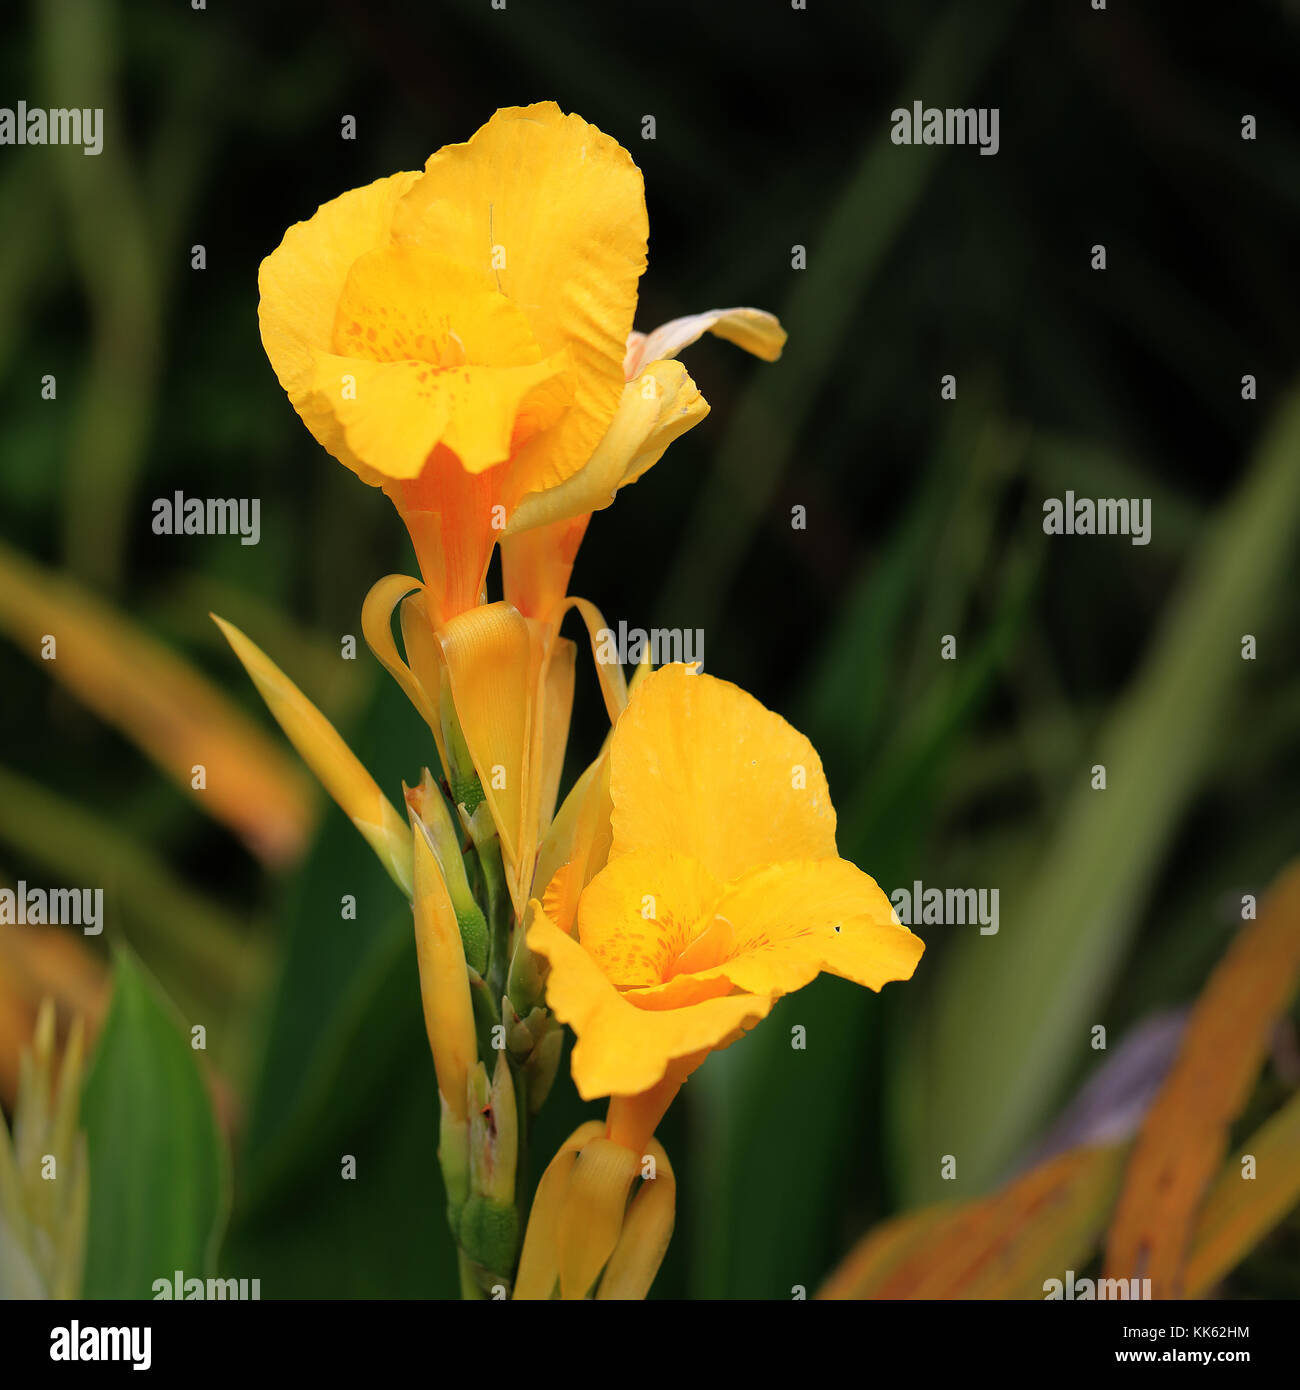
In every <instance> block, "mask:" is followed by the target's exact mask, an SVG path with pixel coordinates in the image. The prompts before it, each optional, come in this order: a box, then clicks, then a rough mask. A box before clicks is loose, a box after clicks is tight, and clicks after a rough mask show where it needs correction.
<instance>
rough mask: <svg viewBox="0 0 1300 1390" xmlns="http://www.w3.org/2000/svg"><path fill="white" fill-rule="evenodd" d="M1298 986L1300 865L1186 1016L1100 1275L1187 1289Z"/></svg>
mask: <svg viewBox="0 0 1300 1390" xmlns="http://www.w3.org/2000/svg"><path fill="white" fill-rule="evenodd" d="M1297 983H1300V865H1293V866H1292V867H1291V868H1290V869H1288V870H1287V871H1286V872H1285V873H1284V874H1283V876H1282V877H1281V878H1280V879H1279V880H1278V881H1277V882H1276V883H1275V884H1274V886H1273V888H1272V889H1271V891H1270V892H1269V894H1268V896H1267V897H1266V898H1265V899H1264V901H1263V903H1262V904H1261V905H1260V912H1259V918H1258V920H1257V921H1255V922H1253V923H1250V924H1248V925H1247V926H1245V927H1243V928H1242V929H1241V931H1240V932H1239V933H1238V935H1237V937H1236V939H1235V940H1234V941H1233V943H1232V945H1231V947H1229V949H1228V952H1227V954H1226V955H1225V956H1224V958H1223V960H1222V961H1221V962H1220V963H1219V965H1218V966H1217V968H1216V969H1215V971H1214V973H1213V974H1212V975H1211V976H1210V979H1209V981H1208V983H1207V984H1206V986H1205V989H1204V990H1203V991H1202V993H1201V997H1200V999H1199V1000H1198V1001H1197V1003H1196V1006H1195V1008H1194V1009H1193V1011H1192V1016H1191V1019H1190V1020H1189V1022H1188V1025H1187V1031H1186V1033H1185V1034H1184V1037H1183V1045H1182V1050H1181V1052H1180V1053H1179V1056H1178V1060H1177V1061H1176V1062H1175V1064H1174V1066H1173V1068H1172V1070H1171V1071H1170V1073H1169V1076H1168V1077H1167V1079H1166V1080H1165V1084H1164V1086H1163V1087H1162V1088H1161V1091H1160V1094H1159V1095H1158V1096H1157V1097H1156V1100H1155V1103H1154V1104H1153V1105H1152V1107H1151V1109H1150V1110H1149V1111H1148V1112H1147V1116H1146V1119H1145V1121H1144V1122H1143V1125H1142V1130H1141V1133H1140V1134H1139V1136H1138V1141H1137V1145H1136V1147H1135V1148H1134V1151H1133V1157H1132V1159H1131V1161H1130V1163H1129V1166H1128V1170H1127V1173H1126V1174H1125V1178H1124V1187H1123V1190H1122V1192H1121V1195H1120V1200H1119V1205H1118V1206H1117V1208H1116V1211H1115V1218H1114V1221H1113V1223H1112V1225H1111V1229H1110V1236H1109V1239H1108V1242H1107V1250H1106V1272H1107V1274H1108V1275H1109V1276H1111V1277H1113V1278H1141V1279H1150V1280H1151V1294H1152V1297H1153V1298H1179V1297H1182V1296H1183V1294H1184V1293H1185V1292H1186V1291H1187V1282H1186V1262H1187V1257H1188V1249H1189V1244H1190V1241H1191V1238H1192V1231H1193V1228H1194V1225H1195V1222H1196V1218H1197V1213H1198V1211H1199V1210H1200V1208H1201V1205H1202V1202H1203V1200H1204V1198H1205V1194H1206V1192H1207V1190H1208V1189H1209V1186H1210V1184H1211V1182H1213V1180H1214V1177H1215V1175H1216V1173H1217V1172H1218V1171H1219V1167H1220V1165H1221V1164H1222V1162H1223V1156H1224V1154H1225V1152H1226V1151H1227V1147H1228V1129H1229V1126H1230V1125H1231V1124H1232V1122H1233V1120H1235V1119H1236V1118H1237V1116H1238V1115H1239V1114H1240V1113H1241V1111H1242V1109H1243V1107H1244V1106H1245V1104H1246V1101H1247V1100H1248V1098H1249V1096H1250V1092H1251V1089H1252V1087H1253V1086H1254V1084H1255V1078H1256V1076H1257V1075H1258V1073H1259V1069H1260V1066H1261V1064H1262V1063H1263V1061H1264V1058H1265V1056H1266V1055H1267V1052H1268V1044H1269V1039H1270V1038H1271V1036H1272V1034H1273V1028H1274V1025H1275V1024H1276V1022H1277V1019H1278V1018H1279V1016H1280V1015H1281V1014H1282V1013H1283V1012H1285V1010H1286V1008H1287V1007H1288V1005H1289V1003H1290V1001H1291V999H1292V998H1293V996H1294V994H1295V991H1296V986H1297Z"/></svg>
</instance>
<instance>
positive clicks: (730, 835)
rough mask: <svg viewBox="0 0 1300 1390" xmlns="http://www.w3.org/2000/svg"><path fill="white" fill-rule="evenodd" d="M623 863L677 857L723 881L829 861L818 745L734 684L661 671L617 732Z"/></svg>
mask: <svg viewBox="0 0 1300 1390" xmlns="http://www.w3.org/2000/svg"><path fill="white" fill-rule="evenodd" d="M610 760H611V761H610V795H611V796H612V798H613V802H614V814H613V818H612V823H613V827H614V847H613V851H612V854H613V856H618V855H620V854H626V853H628V852H629V851H632V850H660V851H663V852H665V853H673V852H677V853H681V854H684V855H688V856H690V857H691V858H692V859H696V860H698V861H699V862H700V863H701V864H702V865H704V867H705V868H706V869H708V871H709V872H710V873H711V874H712V875H713V876H714V877H715V878H717V879H719V880H720V881H722V882H728V881H730V880H731V879H736V878H740V877H741V876H742V875H744V874H746V873H748V872H749V871H750V870H751V869H757V868H761V867H763V866H764V865H768V864H773V863H779V862H781V861H783V860H788V859H834V858H836V857H837V856H836V851H835V810H834V808H833V807H832V805H831V798H830V792H829V790H828V788H827V786H826V778H825V775H824V774H823V772H822V765H821V759H820V758H819V757H818V756H817V751H816V749H814V748H813V746H812V744H811V743H809V742H808V740H807V739H806V738H805V737H804V736H803V735H802V734H801V733H799V732H798V731H797V730H796V729H794V728H792V727H791V726H790V725H789V724H787V723H786V721H785V720H784V719H782V718H781V717H780V715H777V714H773V713H772V711H770V710H768V709H765V708H764V707H763V706H762V705H761V704H759V702H758V701H757V700H755V699H754V697H753V696H752V695H747V694H746V693H745V692H744V691H743V690H741V689H740V688H739V687H737V686H734V685H732V684H730V682H728V681H720V680H716V679H714V678H713V677H712V676H707V675H703V674H699V675H696V674H692V672H691V671H690V670H688V668H687V667H685V666H682V665H680V664H678V665H672V666H665V667H663V668H662V669H661V670H659V671H656V672H655V673H654V674H653V675H651V676H649V677H647V678H646V680H645V682H644V684H642V685H641V686H640V688H639V689H638V690H637V693H636V694H635V695H633V696H632V699H631V701H630V702H629V704H628V707H627V709H626V710H625V711H624V712H623V716H622V718H621V719H620V720H619V722H618V727H617V728H616V729H615V730H614V737H613V742H612V746H611V750H610Z"/></svg>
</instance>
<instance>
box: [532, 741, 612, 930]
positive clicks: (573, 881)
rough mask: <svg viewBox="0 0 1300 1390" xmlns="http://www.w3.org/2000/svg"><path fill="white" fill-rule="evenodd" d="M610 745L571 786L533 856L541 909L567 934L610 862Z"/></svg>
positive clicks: (606, 746) (607, 744) (607, 745)
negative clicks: (584, 897)
mask: <svg viewBox="0 0 1300 1390" xmlns="http://www.w3.org/2000/svg"><path fill="white" fill-rule="evenodd" d="M611 809H612V808H611V805H610V800H609V743H608V741H607V742H606V744H605V747H604V748H603V749H602V750H601V752H600V755H599V756H598V757H597V758H596V760H595V761H594V762H593V763H592V764H591V766H590V767H588V768H587V770H586V771H585V772H584V773H583V774H582V776H581V777H579V778H578V780H577V781H576V782H575V783H574V784H573V787H572V788H571V789H570V791H569V794H568V796H566V797H565V798H564V804H563V805H562V806H561V807H560V810H559V814H558V815H557V816H556V817H555V819H554V820H553V821H552V822H551V828H550V830H549V831H548V832H547V835H546V838H545V839H544V840H543V841H542V847H541V851H540V853H539V854H538V856H537V884H538V886H539V887H542V888H544V889H545V890H546V891H545V897H544V900H543V901H544V906H545V908H546V911H547V914H548V915H549V916H550V918H551V920H552V921H553V922H555V923H556V924H558V926H559V927H560V930H561V931H563V932H564V933H565V934H566V935H568V934H571V933H572V931H573V927H574V924H575V922H576V919H577V915H578V897H579V894H581V892H582V890H583V889H584V888H585V887H586V886H587V884H588V883H590V882H591V880H592V878H594V877H595V875H596V874H597V873H599V872H600V870H601V869H602V868H604V866H605V861H606V860H607V859H608V858H609V844H610V829H609V813H610V810H611Z"/></svg>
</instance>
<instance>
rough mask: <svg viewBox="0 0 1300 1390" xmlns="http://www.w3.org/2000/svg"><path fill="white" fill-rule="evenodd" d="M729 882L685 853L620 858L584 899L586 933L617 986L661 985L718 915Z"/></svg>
mask: <svg viewBox="0 0 1300 1390" xmlns="http://www.w3.org/2000/svg"><path fill="white" fill-rule="evenodd" d="M721 897H722V885H721V884H720V883H718V882H717V880H716V879H714V878H713V877H711V875H710V874H709V873H708V871H707V870H706V869H705V868H704V867H703V865H701V864H699V863H698V862H697V861H696V860H694V859H688V858H687V857H686V856H685V855H681V854H658V853H653V852H651V853H632V854H625V855H622V856H621V857H620V858H618V859H614V860H612V861H611V862H610V863H608V864H607V865H606V866H605V867H604V868H603V869H602V870H601V871H600V873H598V874H597V875H596V877H595V878H593V879H592V880H591V882H590V883H589V884H588V885H587V888H586V891H585V892H584V893H583V895H582V900H581V901H580V902H579V904H578V939H579V940H580V941H581V942H582V946H583V949H584V950H585V951H586V952H587V953H588V954H589V955H590V956H591V957H592V959H593V960H594V961H595V962H596V964H597V965H599V966H600V968H601V970H602V972H603V973H604V975H605V978H606V979H607V980H609V982H610V983H611V984H612V985H613V986H614V987H615V988H616V989H620V990H624V989H644V988H646V987H649V986H653V985H660V984H663V982H664V981H665V980H666V979H667V978H668V977H669V975H670V974H671V973H672V966H673V963H674V962H675V961H676V960H677V958H678V957H679V956H680V955H681V954H682V952H683V951H685V950H686V949H687V947H689V946H690V944H691V942H692V941H693V940H694V939H695V937H697V936H698V935H699V934H700V933H701V932H702V931H703V930H704V929H705V928H706V927H707V926H708V925H709V923H710V922H711V921H712V919H713V916H714V913H715V911H716V909H717V904H718V901H719V899H720V898H721Z"/></svg>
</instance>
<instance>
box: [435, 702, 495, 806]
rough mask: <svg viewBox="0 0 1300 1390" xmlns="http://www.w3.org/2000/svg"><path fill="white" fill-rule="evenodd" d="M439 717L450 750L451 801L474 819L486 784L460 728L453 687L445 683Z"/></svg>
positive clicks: (448, 755) (449, 778)
mask: <svg viewBox="0 0 1300 1390" xmlns="http://www.w3.org/2000/svg"><path fill="white" fill-rule="evenodd" d="M438 716H439V719H440V720H441V723H442V739H443V744H444V745H445V747H446V749H447V761H448V763H450V764H451V766H450V767H448V769H447V780H448V782H449V783H450V784H451V795H452V800H453V801H455V802H456V803H457V804H458V805H460V806H463V807H464V808H465V813H466V815H468V816H472V815H473V814H474V812H475V811H477V810H478V808H479V807H480V806H481V805H482V804H483V801H484V796H483V784H482V783H481V782H480V781H479V779H478V772H477V771H476V770H475V767H474V759H473V758H472V757H471V756H470V751H469V744H467V743H466V742H465V735H464V733H463V732H462V730H461V727H460V719H459V717H458V716H457V714H456V705H455V703H454V702H453V700H452V698H451V683H450V681H444V682H443V683H442V688H441V690H440V691H439V694H438Z"/></svg>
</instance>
